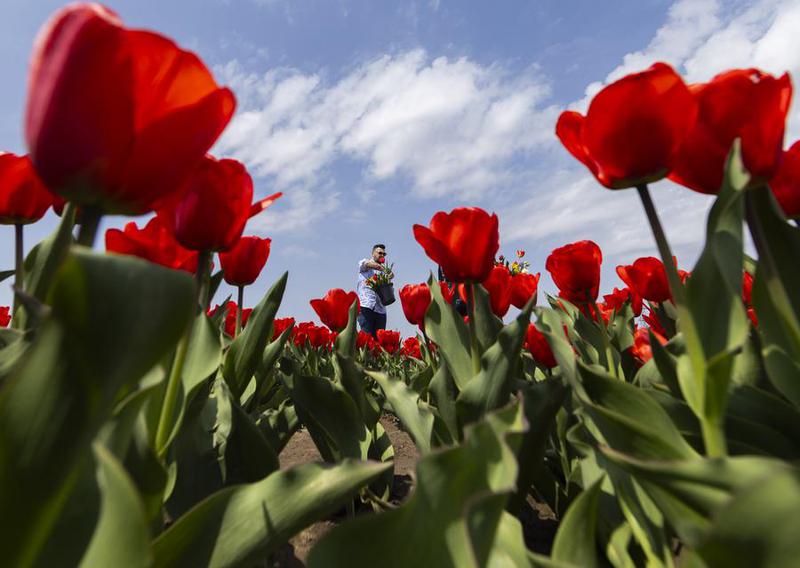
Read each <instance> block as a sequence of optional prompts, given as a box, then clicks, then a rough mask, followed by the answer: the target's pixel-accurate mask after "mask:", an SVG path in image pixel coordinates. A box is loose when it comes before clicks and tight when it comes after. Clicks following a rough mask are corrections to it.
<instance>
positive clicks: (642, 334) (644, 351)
mask: <svg viewBox="0 0 800 568" xmlns="http://www.w3.org/2000/svg"><path fill="white" fill-rule="evenodd" d="M650 331H652V332H653V335H654V336H655V337H656V339H657V340H658V342H659V343H661V345H664V344H666V343H667V338H666V337H664V336H663V335H661V334H660V333H658V332H657V331H655V330H653V329H650V330H649V329H647V328H646V327H640V328H639V329H637V330H636V332H635V333H634V334H633V347H631V354H632V355H633V358H634V359H635V360H636V362H637V364H638V365H639V366H642V365H644V364H645V363H647V362H648V361H649V360H650V359H652V358H653V348H652V347H651V344H650Z"/></svg>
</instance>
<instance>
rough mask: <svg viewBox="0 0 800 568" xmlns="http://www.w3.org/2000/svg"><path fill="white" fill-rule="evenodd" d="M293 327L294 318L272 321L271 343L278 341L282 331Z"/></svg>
mask: <svg viewBox="0 0 800 568" xmlns="http://www.w3.org/2000/svg"><path fill="white" fill-rule="evenodd" d="M293 325H294V318H276V319H274V320H272V341H275V340H276V339H278V338H279V337H280V336H281V334H283V332H284V331H286V330H287V329H289V328H290V327H292V326H293Z"/></svg>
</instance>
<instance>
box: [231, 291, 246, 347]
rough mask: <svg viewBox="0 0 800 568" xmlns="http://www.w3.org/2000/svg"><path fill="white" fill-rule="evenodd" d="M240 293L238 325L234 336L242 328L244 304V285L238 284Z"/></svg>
mask: <svg viewBox="0 0 800 568" xmlns="http://www.w3.org/2000/svg"><path fill="white" fill-rule="evenodd" d="M237 288H238V289H239V295H238V297H237V300H238V301H237V302H236V327H235V328H234V330H233V338H234V339H236V336H237V335H239V330H241V329H242V304H243V303H244V286H237Z"/></svg>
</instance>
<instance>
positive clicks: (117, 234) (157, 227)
mask: <svg viewBox="0 0 800 568" xmlns="http://www.w3.org/2000/svg"><path fill="white" fill-rule="evenodd" d="M106 250H107V251H109V252H115V253H117V254H127V255H131V256H138V257H139V258H143V259H145V260H149V261H150V262H153V263H155V264H160V265H161V266H166V267H167V268H174V269H178V270H185V271H187V272H192V273H193V272H195V271H196V270H197V252H195V251H191V250H187V249H185V248H183V247H182V246H181V245H180V244H179V243H178V241H176V240H175V237H173V236H172V233H171V232H170V231H169V230H168V229H167V228H166V227H165V226H164V224H163V222H162V220H161V219H160V218H159V217H153V218H152V219H150V220H149V221H148V222H147V225H145V226H144V228H142V229H139V228H138V227H137V226H136V223H135V222H134V221H131V222H129V223H127V224H126V225H125V228H124V229H123V230H122V231H120V230H119V229H108V230H107V231H106Z"/></svg>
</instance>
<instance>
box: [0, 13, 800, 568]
mask: <svg viewBox="0 0 800 568" xmlns="http://www.w3.org/2000/svg"><path fill="white" fill-rule="evenodd" d="M86 84H91V85H95V86H96V88H93V89H86V88H85V85H86ZM791 100H792V84H791V80H790V78H789V76H788V75H784V76H782V77H777V78H776V77H773V76H771V75H768V74H766V73H763V72H761V71H759V70H756V69H737V70H731V71H728V72H726V73H723V74H721V75H719V76H717V77H715V78H714V79H713V80H711V81H710V82H709V83H706V84H696V85H687V84H686V83H685V82H684V80H683V78H681V76H679V75H678V74H677V73H676V72H675V71H674V70H673V69H672V67H670V66H669V65H667V64H666V63H657V64H655V65H653V66H652V67H650V68H649V69H646V70H643V71H641V72H639V73H634V74H631V75H628V76H626V77H623V78H622V79H620V80H618V81H617V82H614V83H611V84H610V85H608V86H606V87H605V88H604V89H603V90H601V91H600V92H599V93H598V94H597V95H596V96H595V97H594V99H593V100H592V102H591V104H590V106H589V108H588V111H587V112H586V114H585V115H583V114H580V113H577V112H573V111H566V112H564V113H563V114H562V115H561V117H560V118H559V120H558V124H557V126H556V129H555V133H554V134H553V135H554V136H557V137H558V138H559V139H560V140H561V142H562V143H563V145H564V147H565V149H566V150H567V151H568V152H569V153H570V154H572V155H573V156H574V157H575V158H577V159H578V160H579V161H580V162H581V163H582V164H584V165H585V166H586V169H587V174H586V175H593V176H594V177H595V178H596V179H597V181H598V182H599V184H600V185H598V186H597V188H596V191H598V192H605V196H606V199H607V200H608V201H609V202H612V201H613V200H614V199H616V198H617V196H616V195H615V191H625V190H627V191H634V192H637V194H638V196H639V197H640V199H641V203H642V212H641V214H642V215H644V216H645V217H646V218H647V220H648V223H649V226H650V227H651V229H652V236H650V235H646V237H647V238H648V239H652V240H650V241H649V242H651V243H655V245H656V247H657V250H658V253H659V257H658V258H656V257H644V258H638V259H635V258H631V259H630V260H629V262H630V263H629V264H625V265H620V266H617V267H616V272H617V274H618V275H619V279H620V282H621V283H622V287H619V286H617V287H614V288H613V289H612V290H610V291H608V292H607V293H602V291H601V282H600V273H601V265H602V262H603V254H602V251H601V249H600V248H599V247H598V245H597V244H595V243H594V242H592V241H591V240H584V241H580V242H575V243H569V244H565V245H564V246H562V247H559V248H556V249H555V250H553V251H552V252H551V253H550V254H549V256H548V257H547V259H546V262H545V264H544V265H543V266H536V265H535V263H529V261H528V260H527V259H526V257H525V251H523V250H519V251H517V253H516V255H515V257H514V258H510V259H506V258H504V257H501V256H498V255H499V251H500V242H499V230H498V227H499V225H500V223H501V222H502V219H498V217H497V215H494V214H491V213H489V212H486V211H484V210H483V209H480V208H477V207H466V206H465V207H457V208H455V209H453V210H452V211H449V212H445V211H441V212H438V213H436V214H435V215H434V216H433V217H432V218H431V219H429V220H426V219H420V220H419V224H417V225H414V226H413V227H408V231H409V234H411V233H413V236H414V238H415V239H416V241H417V242H418V243H419V245H420V247H421V249H420V250H421V251H422V252H424V254H426V255H427V256H428V257H429V258H430V260H431V262H432V264H433V265H438V266H440V267H441V269H442V271H443V273H444V274H445V275H447V279H448V281H447V282H445V281H441V282H440V281H439V280H438V279H437V278H436V277H435V275H433V274H432V275H431V277H430V279H429V280H428V281H427V282H420V283H416V284H407V285H405V286H403V287H401V288H399V290H398V293H397V296H398V298H399V303H400V304H401V306H402V311H403V314H404V315H405V317H406V318H407V320H408V321H409V322H410V323H411V324H412V325H413V326H416V327H417V329H418V333H417V334H416V335H413V336H407V337H401V334H400V333H399V332H397V331H393V330H391V329H388V330H379V331H378V332H377V333H376V334H375V336H373V335H370V334H367V333H364V332H363V331H359V330H358V325H357V318H358V314H359V309H360V306H359V301H358V296H357V294H356V293H355V292H353V291H349V290H342V289H332V290H330V291H329V292H328V293H327V294H325V295H324V296H323V297H321V298H309V301H310V304H311V307H312V308H313V310H314V312H315V313H316V314H317V316H318V321H313V322H312V321H308V322H300V321H295V319H294V318H293V317H292V314H291V312H290V308H289V307H286V306H282V298H283V295H284V292H285V290H286V289H287V286H292V278H293V277H295V276H293V275H291V274H288V273H287V274H283V275H282V276H281V277H280V278H279V279H278V280H277V281H276V282H275V283H274V284H273V285H272V286H271V288H270V289H269V290H268V292H267V293H266V295H264V297H263V298H262V299H261V300H260V301H259V302H258V303H257V304H256V305H253V306H251V307H247V308H245V307H244V306H243V305H242V304H243V290H244V288H245V287H246V286H249V285H251V284H253V282H254V281H255V280H256V278H257V277H258V276H259V274H260V273H261V271H262V269H263V267H264V266H265V264H266V263H267V262H268V258H269V254H270V247H271V241H270V239H268V238H262V237H259V236H251V235H247V232H248V230H247V223H248V221H249V219H251V218H252V217H254V216H256V215H258V214H259V213H260V212H261V211H263V210H264V209H265V208H267V207H269V206H270V205H271V204H272V203H274V202H275V201H276V200H279V199H280V198H281V194H280V193H275V194H273V195H270V196H269V197H266V198H263V199H256V200H254V191H253V182H252V179H251V177H250V175H249V173H248V172H247V169H246V167H245V166H244V165H243V164H242V163H240V162H239V161H237V160H234V159H230V158H221V157H213V156H211V155H210V154H208V152H209V150H210V149H211V148H212V146H213V145H214V143H215V141H216V140H217V139H218V137H219V136H220V134H221V133H222V132H223V131H224V129H225V128H226V126H227V124H228V122H229V121H230V119H231V117H232V115H233V113H234V110H235V107H236V98H235V94H234V93H233V92H232V91H231V90H229V89H227V88H225V87H222V86H219V85H218V84H217V83H216V81H215V79H214V78H213V76H212V74H211V72H210V71H209V69H208V68H207V67H206V65H205V64H204V63H203V62H202V61H201V60H200V59H199V58H198V57H197V56H196V55H194V54H193V53H191V52H189V51H185V50H183V49H182V48H180V47H179V46H177V45H176V44H175V43H174V42H173V41H172V40H170V39H169V38H166V37H164V36H162V35H160V34H158V33H156V32H151V31H142V30H136V29H131V28H128V27H126V26H125V25H124V23H123V22H122V21H121V20H120V19H119V17H118V16H117V15H116V14H115V13H114V12H112V11H111V10H109V9H107V8H105V7H103V6H101V5H98V4H72V5H70V6H68V7H66V8H64V9H62V10H61V11H59V12H57V13H56V14H54V15H53V16H52V19H51V20H50V21H49V22H47V23H46V24H45V25H44V27H43V28H42V30H41V32H40V35H39V36H38V38H37V40H36V43H35V45H34V48H33V53H32V55H31V64H30V70H29V83H28V95H27V101H26V108H25V110H24V132H25V139H26V144H27V149H28V154H27V155H24V156H17V155H14V154H10V153H2V154H0V223H3V224H5V225H8V227H7V228H6V229H4V231H5V232H4V235H6V237H5V238H6V241H4V242H6V243H7V246H9V247H11V246H14V250H15V251H16V263H15V266H14V267H0V268H3V269H7V270H5V271H4V272H2V278H3V279H4V285H9V284H12V285H13V290H14V301H13V305H12V306H7V307H3V308H0V324H2V325H3V327H2V328H1V329H0V512H2V525H3V526H2V530H0V564H2V565H3V566H9V567H11V566H13V567H30V566H48V567H50V566H77V565H81V566H87V567H95V566H97V567H111V566H113V567H127V566H159V567H160V566H175V567H184V566H185V567H197V566H244V567H251V566H265V567H266V566H280V565H284V564H282V560H281V558H283V557H284V556H285V553H286V550H287V543H289V542H290V540H291V539H292V538H293V537H295V536H296V535H298V534H299V533H301V531H303V530H305V529H307V528H308V527H311V526H312V525H314V524H315V523H319V522H323V521H324V522H326V523H328V524H329V525H331V528H330V530H326V531H322V532H321V533H320V534H319V535H318V537H315V539H314V542H312V543H311V545H310V551H309V552H308V554H307V557H305V556H304V557H303V558H302V559H301V560H302V561H303V563H305V564H306V565H308V566H310V567H317V568H323V567H337V566H341V567H348V568H353V567H365V568H366V567H373V566H398V567H405V566H426V567H427V566H431V567H440V566H441V567H448V566H452V567H459V568H461V567H482V566H492V567H501V566H502V567H507V566H513V567H543V568H555V567H559V568H561V567H565V568H566V567H579V568H585V567H595V566H596V567H601V566H614V567H617V568H628V567H634V566H647V567H650V568H655V567H674V566H681V567H698V568H699V567H708V568H713V567H730V568H737V567H748V568H749V567H792V566H794V567H797V566H800V228H798V224H797V221H796V220H795V217H797V216H798V215H800V143H799V144H796V145H794V146H791V147H789V149H788V150H784V142H785V141H784V130H785V123H786V116H787V112H788V109H789V105H790V104H791ZM98 109H101V110H102V112H98ZM156 141H158V144H155V142H156ZM165 141H166V142H165ZM165 144H166V146H165ZM165 147H168V148H169V152H160V151H156V150H154V148H165ZM667 178H668V179H670V180H672V182H674V183H677V184H679V185H681V186H683V187H685V188H686V191H690V190H691V191H700V192H703V193H708V194H713V195H714V196H715V197H714V200H715V201H714V204H713V207H712V208H711V210H710V212H709V214H708V217H707V220H706V232H705V243H704V244H702V247H701V248H702V253H701V254H700V256H699V259H698V261H697V262H696V264H694V266H686V265H684V264H683V263H681V259H676V258H675V257H674V256H673V254H672V251H671V248H670V243H669V242H668V240H667V238H666V236H665V233H664V230H663V228H662V224H666V223H668V222H669V220H668V219H662V218H661V217H660V216H659V212H658V210H657V209H656V208H655V206H654V204H653V201H652V199H651V190H655V191H657V189H655V188H657V187H658V186H659V184H660V183H661V184H663V183H666V182H665V181H662V180H665V179H667ZM601 186H605V188H607V189H609V190H614V191H607V189H604V188H603V187H601ZM552 195H553V199H558V192H557V189H556V188H553V193H552ZM50 208H53V209H54V210H56V211H57V212H58V214H59V215H60V223H59V225H58V228H57V229H56V230H55V232H54V233H53V234H52V235H50V236H49V237H47V238H46V239H45V240H43V241H42V242H39V243H25V241H24V236H25V228H26V226H27V225H29V224H31V223H35V222H37V221H39V220H40V219H41V218H42V217H43V216H44V214H45V212H46V211H48V210H49V209H50ZM145 213H155V215H154V216H151V217H150V218H149V219H148V220H146V221H144V222H142V221H139V220H137V221H131V222H129V223H128V224H127V225H125V226H124V227H123V228H122V229H109V230H107V231H106V232H105V234H102V235H100V234H98V233H99V231H98V225H99V223H100V220H101V218H102V217H103V216H105V215H129V216H132V215H141V214H145ZM12 226H13V227H14V230H13V231H12V229H11V227H12ZM748 234H749V236H750V237H751V238H752V243H753V245H754V246H753V250H754V251H755V254H747V251H750V249H749V248H747V247H746V239H747V237H746V235H748ZM12 235H13V239H12V238H11V237H12ZM243 235H246V236H243ZM12 242H13V245H12ZM26 246H28V247H29V248H27V249H26V248H25V247H26ZM532 264H533V265H532ZM543 271H547V272H548V273H549V274H550V277H551V279H552V281H553V282H554V284H555V286H556V288H557V289H553V290H550V291H545V290H540V289H539V280H540V275H541V274H542V273H543ZM608 288H611V287H610V286H608V285H606V284H605V283H603V290H607V289H608ZM226 297H227V299H225V300H223V301H221V302H218V301H215V298H217V299H219V298H226ZM456 303H458V306H459V309H457V307H456ZM460 306H463V307H465V308H466V310H465V311H462V310H461V308H460ZM511 306H514V307H516V308H517V310H515V311H514V312H513V313H514V316H513V317H511V316H509V311H510V308H511ZM462 312H463V313H462ZM398 313H399V311H398ZM464 313H466V315H464ZM389 424H391V425H392V430H391V433H392V436H393V438H390V435H389V434H390V432H389V427H388V426H387V425H389ZM400 435H402V437H403V438H402V439H403V440H405V442H403V443H404V444H406V446H408V447H411V446H413V451H412V452H411V454H413V460H414V461H415V463H412V468H411V470H412V471H411V473H410V480H407V484H408V485H409V486H408V487H406V488H405V489H404V490H403V491H400V487H399V485H398V484H399V483H400V482H401V480H400V477H399V475H397V473H398V472H396V471H395V465H396V464H395V455H396V453H398V452H399V449H400V446H399V445H398V440H399V439H400V438H399V436H400ZM301 439H302V440H305V443H306V444H309V445H313V448H314V450H315V452H316V454H318V456H319V457H318V458H317V459H316V460H308V461H307V463H299V464H297V465H292V466H291V467H285V466H284V467H282V460H283V458H282V457H281V455H282V452H284V451H285V449H286V448H287V447H289V446H290V445H291V444H292V443H297V441H298V440H301ZM293 441H294V442H293ZM408 447H404V449H403V451H404V452H406V453H408ZM316 454H315V455H316ZM284 456H285V454H284ZM532 511H547V512H548V515H549V518H550V519H552V524H553V525H554V526H555V529H554V536H552V535H550V536H548V537H546V538H545V539H544V540H545V541H546V542H545V544H544V545H542V544H541V542H542V539H539V540H538V541H537V539H536V538H531V531H532V530H534V531H535V530H536V529H535V527H531V525H530V517H531V515H534V516H535V515H536V513H535V512H533V513H532ZM534 541H536V542H538V544H535V543H534ZM295 561H299V560H298V559H295ZM292 565H295V564H292Z"/></svg>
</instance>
